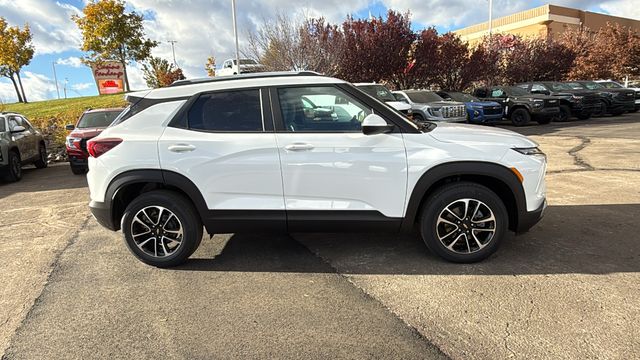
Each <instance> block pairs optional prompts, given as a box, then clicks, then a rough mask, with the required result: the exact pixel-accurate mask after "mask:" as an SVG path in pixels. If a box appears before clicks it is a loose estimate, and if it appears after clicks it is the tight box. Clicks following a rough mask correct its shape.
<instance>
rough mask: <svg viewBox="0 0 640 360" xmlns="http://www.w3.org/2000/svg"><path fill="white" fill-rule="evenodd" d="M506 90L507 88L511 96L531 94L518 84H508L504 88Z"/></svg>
mask: <svg viewBox="0 0 640 360" xmlns="http://www.w3.org/2000/svg"><path fill="white" fill-rule="evenodd" d="M504 89H505V90H507V92H508V93H509V95H511V96H525V95H529V92H528V91H527V90H525V89H523V88H520V87H517V86H507V87H505V88H504Z"/></svg>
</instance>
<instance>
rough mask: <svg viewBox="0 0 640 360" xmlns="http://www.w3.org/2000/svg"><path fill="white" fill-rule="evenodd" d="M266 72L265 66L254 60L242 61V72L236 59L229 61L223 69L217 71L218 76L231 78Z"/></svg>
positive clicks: (223, 65) (224, 63) (223, 64)
mask: <svg viewBox="0 0 640 360" xmlns="http://www.w3.org/2000/svg"><path fill="white" fill-rule="evenodd" d="M261 71H264V66H263V65H261V64H258V63H257V62H256V61H255V60H252V59H240V71H238V62H237V61H236V59H227V60H225V61H224V62H223V63H222V69H218V70H217V71H216V76H229V75H237V74H247V73H255V72H261Z"/></svg>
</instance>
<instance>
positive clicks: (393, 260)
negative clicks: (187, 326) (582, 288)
mask: <svg viewBox="0 0 640 360" xmlns="http://www.w3.org/2000/svg"><path fill="white" fill-rule="evenodd" d="M638 214H640V204H630V205H586V206H550V207H549V208H548V209H547V212H546V215H545V218H544V219H542V221H541V222H540V223H539V224H538V225H537V226H535V227H534V228H533V229H531V231H530V232H528V233H526V234H522V235H518V236H513V235H509V236H507V238H505V241H504V242H503V244H502V246H501V248H500V249H499V250H498V251H497V252H496V253H495V254H494V255H493V256H491V257H490V258H489V259H486V260H485V261H482V262H479V263H475V264H453V263H448V262H446V261H444V260H441V259H440V258H438V257H436V256H434V255H432V254H430V253H429V252H428V251H427V249H426V247H425V246H424V244H423V243H422V241H421V240H420V239H419V237H418V236H417V235H412V236H407V235H403V236H400V235H384V234H292V235H290V236H289V235H273V234H271V235H269V234H248V233H247V234H234V235H232V236H231V237H230V239H229V240H228V241H227V243H226V245H224V248H223V249H222V251H221V252H220V253H219V254H217V255H216V256H214V257H212V258H206V257H205V258H203V257H202V254H207V251H202V252H199V253H198V254H200V258H195V259H193V258H192V259H190V260H189V261H188V262H187V263H186V264H184V265H182V266H180V267H177V268H175V269H177V270H194V271H239V272H292V273H308V272H335V271H336V269H337V271H338V272H340V273H344V274H367V275H376V274H380V275H385V274H386V275H525V274H527V275H528V274H540V275H545V274H570V273H581V274H606V273H614V272H638V271H640V241H639V240H640V238H639V237H638V232H637V230H638V228H637V223H636V222H635V221H636V218H637V215H638ZM206 243H207V240H206V239H205V240H203V245H205V246H206ZM205 250H206V249H205ZM309 251H311V252H312V253H313V254H315V255H316V256H318V257H320V258H322V259H323V260H324V261H310V257H309ZM329 264H330V265H329Z"/></svg>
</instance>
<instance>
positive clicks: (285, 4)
mask: <svg viewBox="0 0 640 360" xmlns="http://www.w3.org/2000/svg"><path fill="white" fill-rule="evenodd" d="M85 2H86V0H80V1H78V0H0V16H3V17H5V18H6V19H7V21H8V22H9V23H10V24H12V25H16V24H18V25H23V24H25V23H29V25H30V26H31V28H32V31H33V41H34V45H35V47H36V56H35V58H34V60H33V64H32V65H31V66H30V67H27V68H25V70H28V71H31V72H30V73H29V75H28V76H27V74H26V72H25V76H24V79H23V80H24V81H26V82H28V83H29V86H28V89H29V92H31V91H34V93H33V95H32V96H31V98H33V99H36V98H46V97H47V96H53V95H52V93H51V85H55V84H54V83H53V81H51V79H49V78H48V77H47V76H44V75H39V74H37V72H38V71H40V72H46V73H49V69H50V68H51V62H53V61H56V60H57V61H56V63H57V64H58V65H60V66H61V67H62V69H63V70H64V69H67V70H69V71H75V72H74V73H70V76H69V77H70V80H71V81H72V82H73V83H74V84H75V85H73V86H75V87H76V90H82V89H84V90H86V89H89V88H90V85H87V84H91V83H92V82H91V81H92V79H91V78H85V77H86V76H90V75H88V74H89V72H88V71H86V70H85V71H84V72H82V71H80V70H81V69H83V68H84V65H82V63H81V62H80V57H81V56H82V53H81V52H79V50H78V49H79V47H80V44H81V41H82V38H81V35H80V32H79V30H78V29H77V27H76V25H75V23H74V22H73V21H72V20H71V16H72V15H74V14H81V6H83V4H84V3H85ZM637 2H638V1H637V0H600V1H596V0H556V1H553V3H554V4H557V5H564V6H570V7H575V8H581V9H594V10H601V11H606V12H608V13H611V14H614V15H619V16H625V17H633V18H638V19H640V6H638V4H637ZM493 3H494V18H497V17H499V16H504V15H507V14H510V13H513V12H516V11H520V10H524V9H526V8H531V7H535V6H539V5H542V4H543V1H542V0H533V1H528V0H527V1H525V0H494V1H493ZM127 4H128V8H129V9H132V10H135V11H137V12H139V13H142V14H144V15H145V18H146V20H145V30H146V33H147V36H149V37H150V38H151V39H154V40H156V41H159V42H160V44H159V45H158V47H157V48H155V49H154V50H153V55H154V56H159V57H162V58H165V59H169V60H172V58H173V56H172V52H171V45H170V44H169V43H168V41H169V40H176V41H177V43H176V44H175V50H176V60H177V63H178V65H179V66H181V67H182V68H183V70H184V72H185V75H186V76H187V77H202V76H205V75H206V72H205V71H204V63H205V62H206V59H207V57H208V56H211V55H214V56H215V57H216V59H217V63H218V64H221V63H222V61H224V60H225V59H227V58H229V57H232V56H233V49H234V39H233V27H232V19H231V0H215V1H213V0H162V1H159V0H127ZM237 6H238V23H239V25H238V28H239V29H238V30H239V32H240V46H241V48H242V47H244V46H245V45H246V42H245V39H246V34H247V32H248V31H250V30H253V29H255V28H256V26H258V24H260V23H262V22H263V21H264V20H265V19H270V18H273V17H274V16H275V15H276V14H277V13H278V12H281V13H284V14H287V15H289V16H291V17H295V16H310V17H319V16H323V17H325V18H327V19H328V20H329V21H330V22H334V23H335V22H340V21H342V20H343V19H344V18H345V16H346V15H347V14H356V15H357V14H360V15H364V16H366V15H367V14H368V12H369V11H373V13H374V14H376V13H377V12H380V11H382V12H384V11H385V9H387V8H391V9H394V10H397V11H401V12H405V11H407V10H409V11H411V13H412V21H413V24H414V26H415V27H417V28H421V27H426V26H437V27H439V28H440V29H455V28H459V27H464V26H467V25H471V24H474V23H478V22H482V21H486V20H487V18H488V2H487V0H350V1H345V0H301V1H291V0H238V1H237ZM51 57H53V58H51ZM44 59H46V62H47V64H44V62H45V60H44ZM140 68H141V66H140V65H138V64H133V65H131V66H130V69H129V73H130V83H131V87H132V88H133V89H141V88H145V87H146V84H145V83H144V80H143V78H142V73H141V71H140ZM76 73H78V74H80V73H82V74H83V75H77V78H76V76H75V74H76ZM59 76H60V74H59ZM27 78H28V79H27ZM39 86H41V88H39ZM87 86H88V87H87ZM25 87H27V85H25ZM36 88H37V89H36ZM54 90H55V87H54ZM13 93H14V91H13V85H11V83H8V82H6V80H3V81H0V98H2V99H5V100H6V99H12V98H13V99H15V96H14V94H13Z"/></svg>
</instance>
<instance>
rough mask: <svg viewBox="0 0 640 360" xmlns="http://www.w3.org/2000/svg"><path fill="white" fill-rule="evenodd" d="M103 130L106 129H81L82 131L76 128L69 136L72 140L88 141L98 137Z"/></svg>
mask: <svg viewBox="0 0 640 360" xmlns="http://www.w3.org/2000/svg"><path fill="white" fill-rule="evenodd" d="M104 129H106V127H99V128H82V129H78V128H76V129H75V130H73V131H72V132H71V133H70V134H69V136H71V137H74V138H82V139H88V138H93V137H96V136H98V135H100V133H101V132H102V131H103V130H104Z"/></svg>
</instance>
